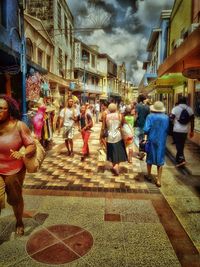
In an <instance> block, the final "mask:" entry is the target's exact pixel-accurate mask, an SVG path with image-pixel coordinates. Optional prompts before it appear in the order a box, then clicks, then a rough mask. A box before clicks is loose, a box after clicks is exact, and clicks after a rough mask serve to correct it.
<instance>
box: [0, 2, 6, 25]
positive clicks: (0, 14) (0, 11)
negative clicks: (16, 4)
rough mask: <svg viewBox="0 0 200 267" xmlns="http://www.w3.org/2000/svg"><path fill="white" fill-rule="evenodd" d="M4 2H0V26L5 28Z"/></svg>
mask: <svg viewBox="0 0 200 267" xmlns="http://www.w3.org/2000/svg"><path fill="white" fill-rule="evenodd" d="M6 18H7V16H6V1H0V24H1V25H2V26H4V27H6V24H7V23H6Z"/></svg>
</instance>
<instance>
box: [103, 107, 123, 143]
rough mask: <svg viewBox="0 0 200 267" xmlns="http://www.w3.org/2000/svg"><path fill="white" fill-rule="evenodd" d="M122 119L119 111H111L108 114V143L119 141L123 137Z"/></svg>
mask: <svg viewBox="0 0 200 267" xmlns="http://www.w3.org/2000/svg"><path fill="white" fill-rule="evenodd" d="M120 124H121V119H120V115H119V113H118V112H114V113H109V114H107V115H106V127H107V129H108V138H107V142H108V143H117V142H119V141H120V140H121V139H122V138H121V131H120Z"/></svg>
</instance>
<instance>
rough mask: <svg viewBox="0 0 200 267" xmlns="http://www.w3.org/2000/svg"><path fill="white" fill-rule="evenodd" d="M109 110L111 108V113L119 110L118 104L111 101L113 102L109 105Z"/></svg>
mask: <svg viewBox="0 0 200 267" xmlns="http://www.w3.org/2000/svg"><path fill="white" fill-rule="evenodd" d="M108 110H109V111H110V112H111V113H112V112H115V111H117V105H115V104H114V103H111V104H110V105H109V106H108Z"/></svg>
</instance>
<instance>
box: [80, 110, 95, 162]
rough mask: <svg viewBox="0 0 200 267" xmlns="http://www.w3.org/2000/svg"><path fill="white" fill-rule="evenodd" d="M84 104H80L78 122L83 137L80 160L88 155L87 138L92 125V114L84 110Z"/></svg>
mask: <svg viewBox="0 0 200 267" xmlns="http://www.w3.org/2000/svg"><path fill="white" fill-rule="evenodd" d="M86 111H87V110H86V106H85V105H83V106H81V114H80V124H79V131H80V132H81V136H82V139H83V147H82V157H81V161H84V160H85V158H86V157H87V156H89V153H90V151H89V145H88V142H89V138H90V134H91V128H92V127H93V121H92V116H91V114H90V113H89V112H86Z"/></svg>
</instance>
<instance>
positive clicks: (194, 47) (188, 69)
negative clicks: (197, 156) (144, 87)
mask: <svg viewBox="0 0 200 267" xmlns="http://www.w3.org/2000/svg"><path fill="white" fill-rule="evenodd" d="M199 36H200V3H199V1H196V0H192V1H187V0H176V1H175V2H174V6H173V9H172V15H171V18H170V33H169V39H168V56H167V58H166V59H165V61H164V62H163V63H162V64H161V65H160V67H159V69H158V76H159V77H161V76H163V75H169V73H173V74H174V75H177V73H181V74H182V75H183V76H184V77H185V79H186V81H185V82H184V83H183V84H182V85H181V86H180V85H179V86H174V87H173V90H174V95H173V104H175V103H176V102H177V101H178V99H179V97H180V96H181V95H184V96H187V98H188V103H189V104H190V106H191V107H192V108H193V109H194V112H195V136H194V138H193V139H192V140H194V141H195V142H196V143H198V144H200V82H199V80H200V37H199Z"/></svg>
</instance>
